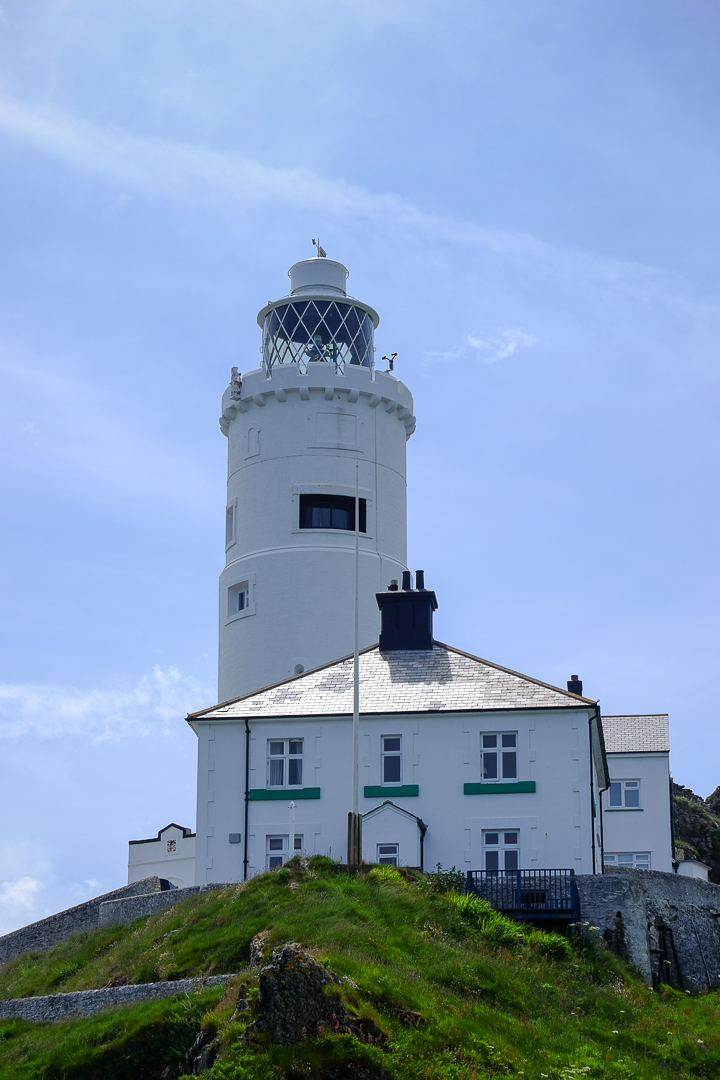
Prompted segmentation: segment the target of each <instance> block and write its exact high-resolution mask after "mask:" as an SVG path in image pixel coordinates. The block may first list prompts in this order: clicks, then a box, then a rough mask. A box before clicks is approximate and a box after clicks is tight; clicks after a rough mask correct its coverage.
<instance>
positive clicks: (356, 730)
mask: <svg viewBox="0 0 720 1080" xmlns="http://www.w3.org/2000/svg"><path fill="white" fill-rule="evenodd" d="M359 468H360V464H359V462H357V461H356V462H355V632H354V641H353V728H352V739H353V747H352V814H353V818H352V820H353V829H352V834H353V849H354V850H353V852H352V861H353V862H358V863H359V862H360V861H361V858H362V853H361V851H360V835H359V834H360V821H359V790H358V788H359V776H358V771H359V764H360V763H359V758H360V614H359V606H360V489H359ZM349 857H350V852H348V861H350V858H349Z"/></svg>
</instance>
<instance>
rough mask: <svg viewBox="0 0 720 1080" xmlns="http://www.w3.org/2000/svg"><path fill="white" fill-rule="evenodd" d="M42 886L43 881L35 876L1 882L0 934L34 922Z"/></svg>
mask: <svg viewBox="0 0 720 1080" xmlns="http://www.w3.org/2000/svg"><path fill="white" fill-rule="evenodd" d="M42 888H43V886H42V883H41V882H40V881H38V880H37V878H33V877H20V878H16V879H15V881H3V882H0V934H6V933H8V932H9V931H10V930H12V929H14V928H15V927H16V926H19V925H20V926H21V925H23V924H24V923H27V922H32V916H33V914H34V913H35V907H36V903H37V899H38V894H39V893H40V891H41V890H42Z"/></svg>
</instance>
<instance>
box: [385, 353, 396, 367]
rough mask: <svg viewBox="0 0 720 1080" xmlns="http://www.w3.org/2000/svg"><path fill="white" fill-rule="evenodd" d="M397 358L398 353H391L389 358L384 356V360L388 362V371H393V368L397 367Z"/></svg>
mask: <svg viewBox="0 0 720 1080" xmlns="http://www.w3.org/2000/svg"><path fill="white" fill-rule="evenodd" d="M396 356H397V353H396V352H393V353H390V355H389V356H383V360H387V362H388V371H392V370H393V368H394V367H395V357H396Z"/></svg>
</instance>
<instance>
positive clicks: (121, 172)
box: [0, 96, 707, 314]
mask: <svg viewBox="0 0 720 1080" xmlns="http://www.w3.org/2000/svg"><path fill="white" fill-rule="evenodd" d="M0 131H4V132H5V133H6V134H7V135H9V136H14V137H16V138H19V139H22V140H23V141H24V142H26V143H30V144H33V145H35V146H37V147H38V148H39V149H40V150H42V151H43V152H45V153H47V154H50V155H52V156H53V157H55V158H59V159H61V160H63V161H65V162H66V163H67V164H68V165H70V166H71V167H73V168H77V169H81V170H82V171H84V172H90V173H95V174H96V175H99V176H105V177H108V178H110V179H111V180H112V181H113V182H114V183H117V184H118V185H119V186H120V187H121V191H122V194H121V195H120V197H119V198H120V201H121V205H122V204H123V203H124V202H125V200H126V199H127V198H128V197H129V193H130V192H131V191H132V192H135V193H140V194H143V195H144V196H146V197H148V198H152V199H156V200H159V201H161V202H165V203H170V204H175V205H179V206H182V207H188V206H196V205H198V204H200V203H202V204H204V205H211V206H212V207H213V208H215V209H218V210H219V209H221V208H224V209H225V210H227V209H232V208H233V207H238V206H247V205H249V204H252V203H259V202H271V203H277V204H284V205H287V206H293V207H299V208H302V209H306V210H308V209H309V210H319V211H321V212H322V213H324V214H334V215H336V216H338V217H341V218H345V219H351V218H355V219H361V220H365V221H370V222H372V224H373V225H375V226H376V227H379V228H382V227H388V226H391V225H392V226H395V227H400V228H406V229H410V230H411V232H413V233H414V234H415V235H416V236H422V237H426V238H428V239H432V240H434V241H439V242H441V243H449V244H452V245H457V246H460V247H465V248H475V249H477V250H484V251H487V252H491V253H493V254H496V255H502V256H503V257H505V258H506V259H508V260H511V261H512V262H513V263H514V264H515V265H516V266H518V267H520V268H523V269H528V268H529V267H530V266H534V267H535V268H536V270H537V269H538V268H542V272H543V273H547V272H549V271H551V272H552V274H553V275H554V277H556V278H557V279H559V280H563V279H564V280H567V281H576V280H578V279H589V280H592V281H593V283H594V285H595V286H596V287H597V288H600V289H601V290H603V291H605V292H607V293H617V292H618V291H619V290H625V291H627V292H628V293H630V294H632V295H633V296H634V297H639V296H643V297H648V298H649V297H655V298H661V299H662V301H663V302H664V303H665V304H668V303H674V304H676V305H677V306H678V307H679V308H681V309H683V310H685V311H687V309H688V307H690V308H693V309H694V310H699V313H701V314H707V310H706V305H705V304H704V303H703V302H702V301H700V300H698V299H696V298H691V295H690V293H691V290H690V289H689V286H688V284H687V282H685V281H684V280H683V279H681V278H679V277H677V276H676V275H673V274H671V273H669V272H667V271H665V270H662V269H660V270H659V269H657V268H655V267H652V266H647V265H644V264H641V263H637V262H630V261H627V260H621V259H616V258H612V257H608V256H605V255H597V254H595V253H594V252H587V251H579V250H575V249H569V248H563V247H560V246H558V245H553V244H548V243H545V242H544V241H542V240H539V239H538V238H537V237H534V236H532V235H530V234H529V233H522V232H512V231H510V230H501V229H490V228H485V227H483V226H480V225H477V224H476V223H474V222H469V221H464V220H459V219H454V218H450V217H447V216H444V215H441V214H433V213H429V212H427V211H425V210H424V209H422V208H421V207H419V206H417V205H415V204H414V203H413V202H411V201H410V200H408V199H405V198H403V197H402V196H400V195H398V194H395V193H393V192H373V191H368V190H367V189H365V188H362V187H360V186H359V185H357V184H352V183H349V182H347V181H346V180H343V179H340V178H326V177H323V176H320V175H319V174H317V173H315V172H313V171H312V170H310V169H305V168H287V167H272V166H268V165H263V164H262V163H261V162H259V161H257V160H255V159H254V158H252V157H250V156H248V155H243V154H237V153H229V152H224V151H218V150H213V149H211V148H208V147H205V146H200V145H197V144H190V143H178V142H170V141H169V140H166V139H157V138H146V137H142V136H138V135H134V134H132V133H130V132H128V131H126V130H123V129H121V128H117V127H100V126H98V125H94V124H91V123H89V122H87V121H84V120H77V119H75V118H74V117H69V116H66V115H63V114H60V113H58V112H57V111H55V110H52V109H49V108H42V107H36V108H31V107H28V106H25V105H22V104H19V103H18V102H16V101H13V100H11V99H9V98H7V97H2V96H0Z"/></svg>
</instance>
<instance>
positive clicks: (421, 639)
mask: <svg viewBox="0 0 720 1080" xmlns="http://www.w3.org/2000/svg"><path fill="white" fill-rule="evenodd" d="M415 584H416V585H417V588H416V589H413V587H412V575H411V573H410V571H409V570H403V576H402V588H401V589H398V587H397V582H395V581H394V582H392V584H391V585H390V587H389V588H388V590H387V592H380V593H376V594H375V596H376V598H377V602H378V607H379V608H380V616H381V619H382V629H381V631H380V652H399V651H401V650H403V651H404V650H406V649H432V647H433V611H435V610H436V608H437V606H438V605H437V600H436V598H435V593H434V592H432V591H431V590H429V589H426V588H425V571H424V570H416V571H415Z"/></svg>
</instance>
